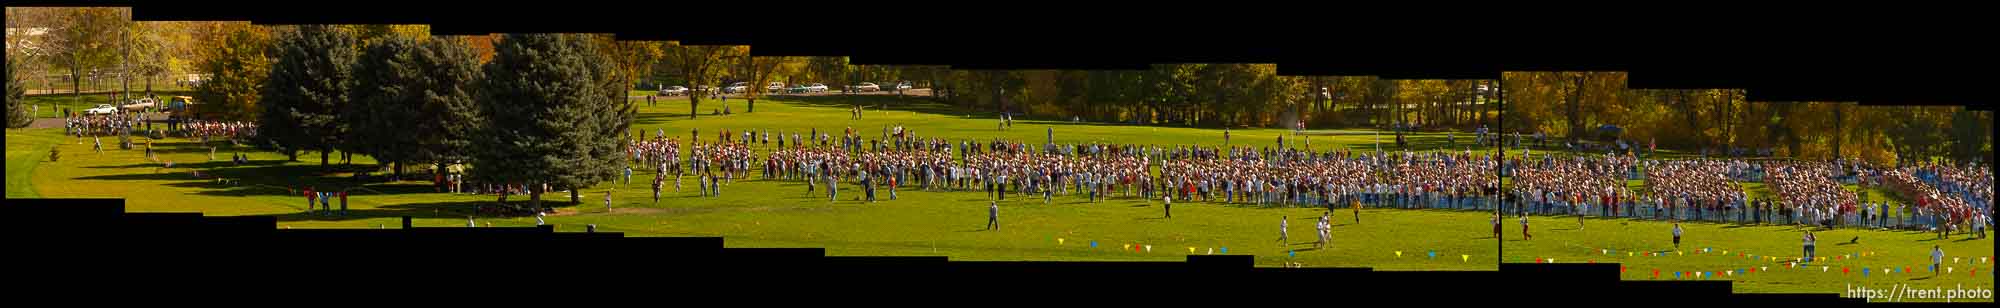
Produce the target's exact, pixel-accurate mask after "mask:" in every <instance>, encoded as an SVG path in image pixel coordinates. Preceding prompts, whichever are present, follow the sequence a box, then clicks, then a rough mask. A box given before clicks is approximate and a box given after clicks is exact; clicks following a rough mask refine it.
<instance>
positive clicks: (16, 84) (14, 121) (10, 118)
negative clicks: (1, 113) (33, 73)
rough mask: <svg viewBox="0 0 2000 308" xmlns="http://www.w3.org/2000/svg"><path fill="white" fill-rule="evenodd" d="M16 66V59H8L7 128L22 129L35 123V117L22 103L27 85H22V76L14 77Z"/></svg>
mask: <svg viewBox="0 0 2000 308" xmlns="http://www.w3.org/2000/svg"><path fill="white" fill-rule="evenodd" d="M15 65H18V64H16V63H15V61H14V58H7V127H9V128H22V127H28V123H32V122H34V121H35V117H34V115H33V114H30V113H28V106H27V104H26V103H23V102H22V101H23V100H25V99H26V96H27V93H28V92H27V90H26V89H27V87H26V85H22V84H21V78H20V76H15V75H14V74H15V72H14V66H15Z"/></svg>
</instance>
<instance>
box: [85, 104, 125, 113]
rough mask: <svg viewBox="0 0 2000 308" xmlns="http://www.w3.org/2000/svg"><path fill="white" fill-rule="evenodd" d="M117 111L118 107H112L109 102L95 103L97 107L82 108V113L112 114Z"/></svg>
mask: <svg viewBox="0 0 2000 308" xmlns="http://www.w3.org/2000/svg"><path fill="white" fill-rule="evenodd" d="M117 112H118V107H112V106H111V104H97V108H90V109H84V110H83V114H112V113H117Z"/></svg>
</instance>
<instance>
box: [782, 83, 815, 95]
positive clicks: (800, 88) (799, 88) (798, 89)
mask: <svg viewBox="0 0 2000 308" xmlns="http://www.w3.org/2000/svg"><path fill="white" fill-rule="evenodd" d="M806 92H812V89H811V88H809V87H806V85H802V84H800V85H792V87H790V88H785V93H793V94H798V93H806Z"/></svg>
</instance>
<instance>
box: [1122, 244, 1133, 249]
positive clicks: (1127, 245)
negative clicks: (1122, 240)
mask: <svg viewBox="0 0 2000 308" xmlns="http://www.w3.org/2000/svg"><path fill="white" fill-rule="evenodd" d="M1131 249H1132V244H1125V248H1123V250H1131Z"/></svg>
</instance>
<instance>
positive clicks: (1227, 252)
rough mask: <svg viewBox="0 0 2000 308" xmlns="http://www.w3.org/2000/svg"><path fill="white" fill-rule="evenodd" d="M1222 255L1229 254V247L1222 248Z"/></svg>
mask: <svg viewBox="0 0 2000 308" xmlns="http://www.w3.org/2000/svg"><path fill="white" fill-rule="evenodd" d="M1222 254H1225V255H1226V254H1229V247H1222Z"/></svg>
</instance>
